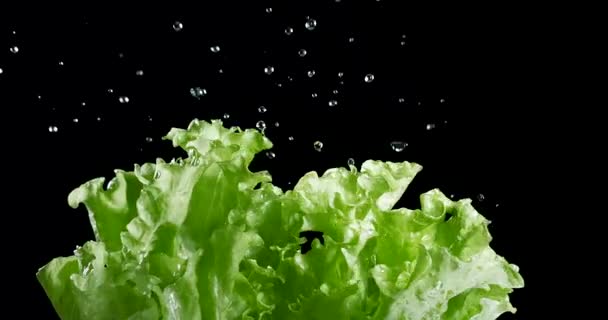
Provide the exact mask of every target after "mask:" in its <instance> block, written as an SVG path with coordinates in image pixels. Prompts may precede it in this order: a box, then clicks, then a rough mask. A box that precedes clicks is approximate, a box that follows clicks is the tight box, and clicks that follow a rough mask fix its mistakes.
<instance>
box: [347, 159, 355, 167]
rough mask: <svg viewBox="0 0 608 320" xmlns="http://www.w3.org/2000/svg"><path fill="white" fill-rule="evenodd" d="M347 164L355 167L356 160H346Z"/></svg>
mask: <svg viewBox="0 0 608 320" xmlns="http://www.w3.org/2000/svg"><path fill="white" fill-rule="evenodd" d="M346 163H347V164H348V165H349V166H354V165H355V159H353V158H348V160H346Z"/></svg>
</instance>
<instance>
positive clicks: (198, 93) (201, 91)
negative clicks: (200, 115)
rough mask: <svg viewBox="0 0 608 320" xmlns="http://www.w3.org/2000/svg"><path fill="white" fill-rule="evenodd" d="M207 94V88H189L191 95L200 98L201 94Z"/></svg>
mask: <svg viewBox="0 0 608 320" xmlns="http://www.w3.org/2000/svg"><path fill="white" fill-rule="evenodd" d="M206 94H207V90H206V89H203V88H201V87H194V88H190V95H192V96H193V97H195V98H197V99H200V98H201V97H202V96H204V95H206Z"/></svg>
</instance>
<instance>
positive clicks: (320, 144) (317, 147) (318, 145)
mask: <svg viewBox="0 0 608 320" xmlns="http://www.w3.org/2000/svg"><path fill="white" fill-rule="evenodd" d="M312 146H313V147H314V148H315V150H316V151H317V152H321V150H323V142H321V141H315V143H313V145H312Z"/></svg>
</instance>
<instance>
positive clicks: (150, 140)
mask: <svg viewBox="0 0 608 320" xmlns="http://www.w3.org/2000/svg"><path fill="white" fill-rule="evenodd" d="M152 141H154V139H152V137H146V142H147V143H150V142H152Z"/></svg>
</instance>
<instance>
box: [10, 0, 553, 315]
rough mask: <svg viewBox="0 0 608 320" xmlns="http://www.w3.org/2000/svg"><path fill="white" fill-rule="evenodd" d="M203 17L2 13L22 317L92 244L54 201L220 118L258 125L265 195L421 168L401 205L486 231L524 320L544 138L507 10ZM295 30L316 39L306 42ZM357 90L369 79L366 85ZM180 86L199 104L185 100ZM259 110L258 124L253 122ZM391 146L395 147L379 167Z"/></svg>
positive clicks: (44, 309)
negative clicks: (437, 211) (515, 275)
mask: <svg viewBox="0 0 608 320" xmlns="http://www.w3.org/2000/svg"><path fill="white" fill-rule="evenodd" d="M219 3H221V2H217V1H216V2H205V3H203V4H202V5H199V6H196V7H193V6H191V5H188V6H186V5H184V6H179V5H172V6H168V7H163V6H160V5H158V6H156V7H150V6H148V7H142V8H140V9H138V10H135V11H131V10H122V9H120V8H113V10H109V12H108V13H103V14H101V13H100V12H99V10H97V9H85V8H69V9H65V8H54V10H53V11H48V12H45V11H44V10H39V11H38V12H32V11H27V10H24V11H20V12H17V13H16V12H12V14H8V13H7V12H6V11H5V12H4V13H3V14H4V16H3V18H2V20H1V23H2V24H1V29H0V45H1V47H0V69H2V73H1V74H0V92H2V99H3V100H4V102H3V103H2V108H3V109H4V110H3V112H10V114H9V113H7V114H6V116H5V117H3V119H2V120H4V121H3V122H4V127H3V129H5V130H6V131H7V134H5V140H6V141H5V142H7V143H8V144H9V145H10V146H11V147H13V148H14V149H12V152H11V153H10V154H12V156H11V155H8V154H7V155H5V157H4V160H3V161H5V162H7V164H8V165H7V166H4V167H5V168H7V169H5V170H6V174H8V175H9V176H10V177H11V178H14V179H11V180H10V181H11V182H10V184H9V186H11V187H12V190H18V192H15V194H14V195H11V197H12V198H11V200H10V202H11V203H14V204H15V206H16V208H17V209H14V210H11V214H10V220H9V222H8V225H10V226H13V227H9V228H5V235H7V234H9V233H11V232H16V233H18V234H19V236H18V237H19V239H21V240H19V241H20V243H21V245H20V246H19V251H20V252H19V253H18V257H19V258H15V259H18V260H19V261H20V263H19V264H18V267H16V268H17V269H19V270H15V272H19V273H23V274H24V275H23V277H25V278H20V280H17V281H19V283H20V284H21V286H20V288H19V289H17V291H18V292H19V294H18V295H17V297H18V300H19V299H21V300H22V298H21V297H27V300H28V301H31V303H32V304H31V305H32V307H31V308H29V309H28V310H27V311H32V312H40V313H41V315H40V316H39V318H49V319H52V318H53V311H52V308H51V306H50V304H49V303H48V301H47V299H46V297H45V295H44V292H43V291H42V288H41V287H40V286H39V285H38V283H37V282H36V280H35V278H34V274H35V272H36V270H37V269H38V268H39V267H41V266H42V265H44V264H45V263H46V262H48V261H49V260H50V259H52V258H53V257H56V256H59V255H69V254H71V252H72V250H73V249H74V247H75V246H76V245H77V244H82V243H83V242H85V241H86V240H88V239H91V238H92V232H91V230H90V226H89V224H88V220H87V219H88V218H87V215H86V213H85V211H84V209H83V208H79V209H78V210H72V209H70V208H69V207H68V206H67V202H66V199H67V194H68V193H69V191H71V190H72V189H73V188H75V187H77V186H78V185H79V184H81V183H83V182H85V181H87V180H89V179H91V178H94V177H98V176H105V177H108V178H109V177H111V176H112V170H113V169H115V168H123V169H132V166H133V164H134V163H142V162H149V161H153V160H154V159H155V158H156V157H162V158H164V159H170V158H171V157H174V156H178V155H181V153H179V152H177V150H174V149H173V148H172V147H171V145H170V143H169V142H166V141H161V140H160V137H161V136H162V135H164V134H165V133H167V132H168V130H169V129H170V128H171V127H186V126H187V125H188V123H189V121H190V120H192V119H193V118H199V119H203V120H210V119H218V118H222V117H223V115H224V114H228V115H229V118H228V119H224V120H223V121H224V122H225V124H227V125H238V126H240V127H242V128H252V127H255V125H256V123H257V122H258V121H259V120H263V121H265V123H266V124H267V126H268V129H267V130H266V134H267V136H268V137H269V138H270V139H271V140H272V141H273V142H274V144H275V147H274V149H273V151H274V153H275V154H276V157H275V158H274V159H268V158H267V157H265V156H264V155H263V154H261V155H259V157H258V159H256V160H255V161H254V164H253V169H258V170H259V169H267V170H269V171H270V172H271V174H272V175H273V178H274V181H275V183H276V184H278V185H279V186H281V187H284V188H290V186H292V185H293V183H295V182H296V181H297V179H298V177H300V176H302V175H303V174H304V173H305V172H308V171H311V170H316V171H318V172H319V173H322V172H323V171H325V170H326V169H328V168H331V167H336V166H345V165H346V161H347V159H348V158H353V159H354V160H355V161H356V163H357V165H360V164H361V163H362V162H363V161H364V160H366V159H378V160H387V161H403V160H408V161H415V162H418V163H420V164H422V165H423V166H424V170H423V172H422V173H420V175H419V176H418V178H417V179H416V180H415V181H414V183H413V184H412V185H411V187H410V189H409V190H408V191H407V192H406V196H405V197H404V199H403V200H402V203H400V205H406V206H408V207H410V208H413V207H417V205H418V203H417V197H418V195H419V194H420V193H421V192H424V191H427V190H429V189H431V188H434V187H439V188H441V189H442V190H443V191H444V192H445V193H446V194H448V195H451V194H453V195H454V196H455V197H456V198H462V197H468V198H473V199H474V201H475V205H476V207H477V208H478V210H479V211H480V212H481V213H482V214H484V215H485V216H486V217H487V218H489V219H490V220H492V224H491V226H490V231H491V233H492V235H493V237H494V241H493V242H492V246H493V248H495V249H496V251H497V252H498V253H499V254H501V255H503V256H505V257H506V258H507V259H508V260H509V261H510V262H512V263H515V264H517V265H519V266H520V267H521V272H522V275H523V276H524V278H525V280H526V288H525V289H521V290H517V291H516V292H515V293H513V294H512V302H513V304H514V305H515V306H516V307H517V308H518V310H519V311H518V313H517V316H516V317H517V318H518V319H528V318H532V314H533V312H534V311H533V310H535V309H536V308H538V302H537V301H534V302H533V301H532V297H533V296H534V294H535V292H536V293H539V292H541V288H540V285H539V284H538V282H537V281H536V278H535V271H533V269H534V268H535V266H534V265H533V263H532V258H533V255H535V254H536V252H537V250H536V249H537V248H539V247H541V246H542V243H541V242H542V241H544V240H543V239H538V238H532V236H531V233H532V229H533V228H534V227H533V226H532V224H531V222H530V221H532V220H534V219H536V217H535V216H534V214H535V212H531V211H530V210H527V209H526V204H527V201H528V197H529V192H528V191H529V190H531V189H533V188H534V187H536V185H535V184H534V183H535V181H534V179H533V178H531V175H530V174H531V173H533V172H534V171H535V170H536V169H535V166H536V164H537V162H536V160H535V156H534V154H535V153H534V152H538V149H539V148H542V138H539V135H532V134H531V131H530V130H529V128H530V123H531V122H533V120H532V119H533V116H532V113H533V111H532V108H534V107H533V106H532V105H533V104H534V103H536V101H535V100H534V98H532V96H533V95H532V92H533V91H534V90H535V89H534V88H533V87H534V83H533V82H534V80H533V78H534V75H533V73H534V72H535V59H536V57H535V53H534V50H533V49H532V48H533V43H535V42H536V41H538V39H535V38H534V37H533V35H532V34H531V32H532V31H531V29H528V28H526V27H524V23H525V22H526V21H527V18H528V17H526V16H525V14H523V13H522V12H523V11H519V10H517V9H514V8H506V7H501V8H494V7H493V8H490V7H487V8H484V7H475V8H467V7H462V6H460V7H442V8H433V9H432V10H428V9H424V8H419V7H415V6H411V5H410V6H404V5H403V4H401V5H399V1H346V0H343V1H341V2H335V1H322V2H314V3H311V2H307V1H292V2H289V3H283V2H278V1H277V2H276V3H271V2H260V3H257V4H243V3H238V4H237V3H226V2H224V4H223V5H220V4H219ZM266 8H272V12H270V13H269V12H267V10H266ZM307 16H309V17H310V18H312V19H314V20H316V22H317V25H316V27H315V28H314V30H307V29H306V28H305V22H306V21H307ZM176 21H179V22H181V23H182V25H183V28H182V29H181V30H180V31H176V30H175V29H174V27H173V26H174V24H175V22H176ZM287 27H291V28H293V29H294V31H293V34H291V35H287V34H286V33H285V28H287ZM351 37H352V38H353V39H354V41H353V42H350V41H349V38H351ZM402 42H403V43H402ZM14 46H17V47H18V48H19V51H18V52H17V53H13V52H11V50H10V48H12V47H14ZM213 46H219V47H220V51H219V52H212V50H210V48H211V47H213ZM300 49H305V50H306V51H307V55H306V56H304V57H300V56H299V55H298V51H299V50H300ZM13 51H14V50H13ZM60 62H63V65H62V64H61V63H60ZM268 66H272V67H274V69H275V72H274V73H273V74H271V75H267V74H265V73H264V68H265V67H268ZM220 69H221V70H222V71H223V72H221V73H220V71H219V70H220ZM137 70H142V71H143V75H141V76H140V75H137V74H136V71H137ZM309 70H314V71H315V75H314V76H313V77H308V76H307V72H308V71H309ZM339 72H343V77H339V76H338V73H339ZM366 74H373V75H374V80H373V81H372V82H370V83H366V82H365V81H364V78H365V76H366ZM290 78H291V79H292V80H289V79H290ZM340 81H342V82H343V83H340ZM279 84H280V85H281V86H279ZM195 87H200V88H204V89H205V90H206V91H207V94H206V95H204V96H202V97H200V99H197V98H195V97H193V96H192V95H191V94H190V89H191V88H195ZM108 89H112V91H113V92H109V91H108ZM333 90H338V93H337V94H334V93H332V91H333ZM312 93H317V94H318V97H317V98H313V97H312V96H311V95H312ZM120 97H128V99H129V102H128V103H120V101H119V98H120ZM6 98H8V99H6ZM5 99H6V100H5ZM400 99H402V102H401V101H400ZM330 100H336V101H337V103H338V104H337V105H336V106H334V107H330V106H329V105H328V102H329V101H330ZM261 105H263V106H265V107H266V108H267V110H268V111H267V112H265V113H259V112H258V107H259V106H261ZM74 119H78V120H77V122H75V121H76V120H74ZM98 119H99V120H98ZM275 122H279V127H275V125H274V123H275ZM429 124H432V125H434V126H435V127H434V128H433V129H432V130H427V125H429ZM13 126H14V128H13ZM53 127H56V128H57V132H50V131H53V129H50V128H53ZM289 136H293V137H294V140H293V141H290V140H289V139H288V137H289ZM148 137H149V138H152V141H151V142H148V140H149V139H147V138H148ZM317 140H319V141H322V142H323V144H324V147H323V149H322V151H321V152H317V151H316V150H315V149H314V148H313V143H314V142H315V141H317ZM391 141H404V142H407V143H408V146H407V148H405V150H404V151H403V152H395V151H394V150H392V149H391V146H390V142H391ZM11 229H12V230H11ZM12 238H13V239H14V237H12ZM24 247H25V248H24ZM24 284H26V285H25V286H24ZM17 291H16V292H17ZM503 318H504V319H510V318H513V317H512V316H510V315H505V316H503ZM503 318H501V319H503Z"/></svg>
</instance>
